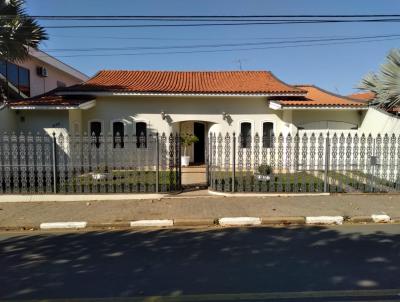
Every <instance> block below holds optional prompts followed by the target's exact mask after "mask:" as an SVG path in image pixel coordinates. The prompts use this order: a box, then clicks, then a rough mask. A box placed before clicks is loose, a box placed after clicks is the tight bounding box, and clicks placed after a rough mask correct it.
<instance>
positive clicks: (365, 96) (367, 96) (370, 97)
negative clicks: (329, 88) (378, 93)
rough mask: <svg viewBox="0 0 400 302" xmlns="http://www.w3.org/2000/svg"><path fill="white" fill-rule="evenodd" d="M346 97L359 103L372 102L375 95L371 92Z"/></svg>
mask: <svg viewBox="0 0 400 302" xmlns="http://www.w3.org/2000/svg"><path fill="white" fill-rule="evenodd" d="M347 97H349V98H351V99H355V100H360V101H366V102H369V101H372V100H373V99H374V97H375V93H373V92H370V91H368V92H358V93H353V94H350V95H348V96H347Z"/></svg>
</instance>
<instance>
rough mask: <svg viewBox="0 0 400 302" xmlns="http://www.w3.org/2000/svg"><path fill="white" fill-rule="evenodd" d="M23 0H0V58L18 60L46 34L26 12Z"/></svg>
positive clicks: (35, 46)
mask: <svg viewBox="0 0 400 302" xmlns="http://www.w3.org/2000/svg"><path fill="white" fill-rule="evenodd" d="M23 5H24V1H23V0H0V58H1V59H4V60H9V61H20V60H23V59H25V58H26V57H27V56H28V54H29V48H37V47H38V46H39V44H40V42H41V41H43V40H47V34H46V32H45V30H44V28H43V27H41V26H40V25H39V24H38V23H37V22H36V20H35V19H33V18H32V17H30V16H29V15H27V14H26V12H25V10H24V9H23Z"/></svg>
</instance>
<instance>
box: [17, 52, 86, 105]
mask: <svg viewBox="0 0 400 302" xmlns="http://www.w3.org/2000/svg"><path fill="white" fill-rule="evenodd" d="M17 65H19V66H22V67H25V68H27V69H29V77H30V85H31V87H30V88H31V97H33V96H36V95H39V94H42V93H45V92H47V91H50V90H53V89H55V88H57V81H61V82H63V83H65V84H66V86H71V85H75V84H78V83H81V82H82V80H79V79H77V78H75V77H72V76H71V75H69V74H67V73H65V72H64V71H61V70H60V69H57V68H55V67H53V66H52V65H50V64H47V63H44V62H42V61H40V60H38V59H36V58H34V57H30V58H29V60H26V61H24V62H18V63H17ZM37 67H45V68H46V69H47V72H48V77H40V76H38V75H37V74H36V68H37Z"/></svg>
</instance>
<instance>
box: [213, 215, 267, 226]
mask: <svg viewBox="0 0 400 302" xmlns="http://www.w3.org/2000/svg"><path fill="white" fill-rule="evenodd" d="M218 224H219V225H220V226H250V225H260V224H261V218H259V217H223V218H219V219H218Z"/></svg>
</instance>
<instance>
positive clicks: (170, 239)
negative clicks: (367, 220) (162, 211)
mask: <svg viewBox="0 0 400 302" xmlns="http://www.w3.org/2000/svg"><path fill="white" fill-rule="evenodd" d="M5 237H6V236H4V235H2V237H0V238H1V239H2V240H1V241H0V268H1V273H0V284H1V286H0V299H38V298H47V299H49V298H79V299H83V298H101V297H105V298H107V297H131V296H151V295H167V296H169V295H172V296H178V297H179V296H180V295H188V294H200V293H214V294H217V293H219V294H227V293H229V294H232V293H233V294H235V293H238V294H239V293H240V294H243V293H266V292H286V291H296V292H298V291H325V290H333V291H341V290H349V289H351V290H374V289H385V288H396V287H398V286H399V280H400V267H399V265H400V257H399V252H400V248H399V245H400V235H393V234H388V233H384V232H372V233H370V234H366V235H361V234H360V233H343V232H341V231H338V230H337V229H331V228H323V227H304V228H297V227H293V228H242V229H235V228H228V229H210V230H180V229H165V230H153V231H113V232H86V233H80V232H76V233H74V232H72V233H62V234H43V233H42V234H33V235H27V236H17V237H8V238H5ZM364 298H365V297H364ZM183 300H184V299H183ZM183 300H182V301H183ZM279 301H281V300H279ZM291 301H293V299H291ZM296 301H298V300H296ZM308 301H309V299H308ZM312 301H317V300H315V299H313V300H312ZM318 301H319V300H318ZM330 301H332V300H330ZM335 301H336V300H335Z"/></svg>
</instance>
